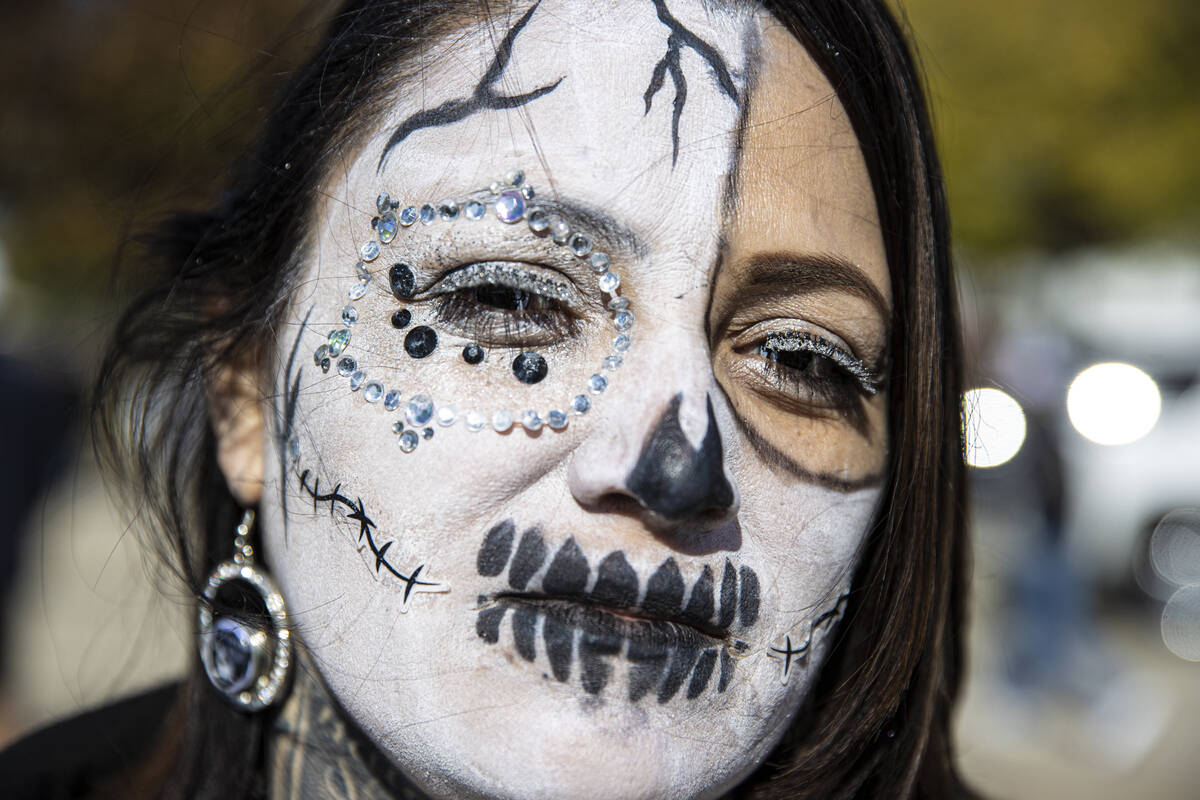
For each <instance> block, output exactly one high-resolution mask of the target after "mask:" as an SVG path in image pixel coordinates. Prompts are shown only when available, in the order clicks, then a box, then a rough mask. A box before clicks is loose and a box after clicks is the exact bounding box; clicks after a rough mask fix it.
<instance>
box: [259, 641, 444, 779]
mask: <svg viewBox="0 0 1200 800" xmlns="http://www.w3.org/2000/svg"><path fill="white" fill-rule="evenodd" d="M295 661H296V663H295V681H294V684H293V686H292V692H291V694H290V695H289V696H288V699H287V702H286V703H285V704H284V706H283V708H282V709H281V711H280V713H279V716H278V718H277V719H276V721H275V724H274V726H273V729H272V731H271V736H270V743H269V746H268V747H269V750H268V768H267V769H268V778H269V784H270V789H269V791H268V797H269V798H270V800H300V799H301V798H310V797H330V798H354V800H421V798H424V795H422V794H421V792H420V791H418V790H417V789H416V787H414V786H413V785H412V784H411V783H409V782H408V781H407V780H406V779H405V778H404V777H403V776H402V775H401V774H400V772H399V770H397V769H396V768H395V767H394V766H392V765H391V763H390V762H388V760H387V758H386V757H385V756H384V755H383V754H382V753H380V752H379V751H378V750H377V749H376V748H375V746H374V745H372V744H371V743H370V742H369V741H367V739H366V737H365V736H364V735H363V734H362V733H361V732H360V731H358V730H357V729H355V728H353V726H352V725H350V724H348V723H347V721H346V717H345V712H344V711H342V709H341V708H340V707H338V705H337V704H336V703H335V702H334V701H333V699H332V698H331V697H330V696H329V692H328V691H327V690H326V689H325V686H324V684H322V683H321V679H320V678H319V677H318V676H317V673H316V668H315V667H314V665H313V663H312V661H311V659H309V658H308V657H307V654H305V653H303V652H302V651H301V652H299V653H297V657H296V660H295Z"/></svg>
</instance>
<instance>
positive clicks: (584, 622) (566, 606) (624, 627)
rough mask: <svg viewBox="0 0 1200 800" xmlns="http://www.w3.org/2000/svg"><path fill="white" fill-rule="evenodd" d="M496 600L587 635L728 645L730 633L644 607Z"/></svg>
mask: <svg viewBox="0 0 1200 800" xmlns="http://www.w3.org/2000/svg"><path fill="white" fill-rule="evenodd" d="M493 600H494V601H495V602H496V603H503V604H505V605H508V606H511V607H514V608H519V607H525V608H533V609H536V610H537V611H539V612H541V613H542V614H544V615H546V616H547V617H552V618H555V619H558V620H560V621H562V622H564V623H566V624H569V625H572V626H574V627H578V628H579V629H580V630H581V631H583V632H584V634H585V635H587V634H592V635H595V636H614V635H615V636H620V637H623V638H627V639H629V640H630V641H633V642H638V643H646V644H661V645H669V646H677V645H693V646H695V647H701V648H703V647H712V646H713V645H714V644H725V643H726V641H727V637H728V633H729V632H728V631H727V630H725V629H722V628H718V627H716V626H714V625H701V624H697V622H696V621H695V620H692V619H686V618H684V617H682V616H678V615H658V614H655V613H653V612H652V611H647V610H646V609H643V608H640V607H625V608H614V607H611V606H605V605H601V604H599V603H596V602H594V601H592V600H591V599H590V598H587V597H567V596H554V595H544V594H532V593H508V592H505V593H500V594H497V595H495V596H494V597H493Z"/></svg>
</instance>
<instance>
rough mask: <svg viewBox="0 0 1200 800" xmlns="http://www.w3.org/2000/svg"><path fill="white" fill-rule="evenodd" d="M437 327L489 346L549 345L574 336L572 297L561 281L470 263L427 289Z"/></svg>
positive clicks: (575, 316) (572, 292)
mask: <svg viewBox="0 0 1200 800" xmlns="http://www.w3.org/2000/svg"><path fill="white" fill-rule="evenodd" d="M429 293H430V295H431V296H430V301H431V302H432V303H433V304H434V316H435V318H436V319H437V321H438V322H439V323H441V324H442V325H444V326H446V327H447V328H449V329H450V330H451V331H453V332H455V333H458V334H459V335H462V336H464V337H466V338H470V339H473V340H474V341H477V342H479V343H480V344H484V345H492V346H495V347H527V346H531V345H542V346H544V345H549V344H553V343H555V342H558V341H562V340H564V339H569V338H574V337H576V336H578V335H579V324H580V321H581V317H580V315H579V314H578V313H576V312H575V310H574V309H573V308H572V302H571V301H572V300H575V299H576V296H577V293H576V292H575V290H574V289H573V288H572V287H571V285H570V283H568V282H567V281H565V280H561V279H555V278H551V277H549V276H548V275H547V274H546V273H545V272H543V271H539V272H534V271H532V270H528V269H524V268H522V267H518V266H516V265H515V264H504V263H499V264H497V263H495V262H488V263H485V264H472V265H470V266H468V267H464V268H463V269H461V270H458V271H457V272H453V273H451V274H450V275H447V276H446V277H445V278H443V279H442V280H441V281H439V282H438V284H435V285H434V286H433V287H431V288H430V290H429Z"/></svg>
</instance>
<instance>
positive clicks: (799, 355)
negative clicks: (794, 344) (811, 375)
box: [763, 349, 817, 372]
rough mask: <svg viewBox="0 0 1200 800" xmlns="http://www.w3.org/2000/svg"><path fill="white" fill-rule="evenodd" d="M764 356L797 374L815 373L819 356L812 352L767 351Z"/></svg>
mask: <svg viewBox="0 0 1200 800" xmlns="http://www.w3.org/2000/svg"><path fill="white" fill-rule="evenodd" d="M763 355H764V356H766V357H767V358H769V359H770V360H772V361H774V362H775V363H776V364H779V365H780V366H784V367H787V368H789V369H794V370H796V371H797V372H815V371H816V366H817V364H816V358H817V354H816V353H814V352H812V351H811V350H765V349H764V351H763Z"/></svg>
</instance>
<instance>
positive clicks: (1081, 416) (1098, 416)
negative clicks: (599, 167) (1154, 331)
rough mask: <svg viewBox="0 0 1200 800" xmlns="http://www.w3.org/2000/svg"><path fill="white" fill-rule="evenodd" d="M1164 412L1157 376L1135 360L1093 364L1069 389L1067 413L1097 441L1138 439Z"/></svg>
mask: <svg viewBox="0 0 1200 800" xmlns="http://www.w3.org/2000/svg"><path fill="white" fill-rule="evenodd" d="M1161 412H1162V395H1161V394H1160V393H1159V391H1158V384H1156V383H1155V382H1154V379H1153V378H1151V377H1150V376H1149V375H1147V374H1146V373H1145V372H1143V371H1142V370H1140V369H1138V368H1137V367H1135V366H1133V365H1132V364H1121V363H1118V362H1109V363H1105V364H1093V365H1092V366H1090V367H1088V368H1087V369H1085V370H1084V371H1083V372H1081V373H1079V374H1078V375H1077V376H1076V377H1075V380H1073V381H1072V382H1071V388H1070V389H1068V390H1067V416H1068V417H1070V419H1071V424H1072V425H1074V426H1075V430H1077V431H1079V434H1080V435H1081V436H1083V437H1084V438H1085V439H1089V440H1090V441H1093V442H1095V443H1096V444H1104V445H1118V444H1129V443H1130V442H1136V441H1137V440H1138V439H1141V438H1142V437H1143V436H1145V435H1146V434H1148V433H1149V432H1150V431H1151V430H1152V429H1153V428H1154V425H1155V424H1156V423H1157V422H1158V416H1159V414H1160V413H1161Z"/></svg>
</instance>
